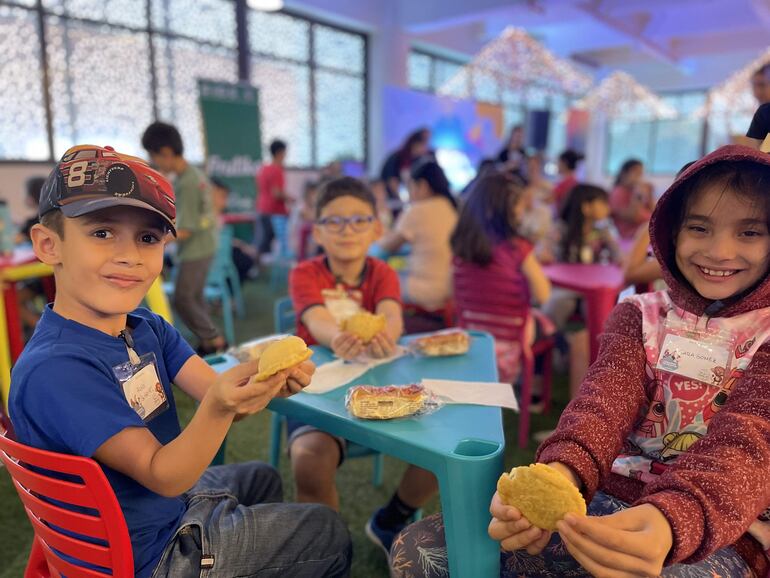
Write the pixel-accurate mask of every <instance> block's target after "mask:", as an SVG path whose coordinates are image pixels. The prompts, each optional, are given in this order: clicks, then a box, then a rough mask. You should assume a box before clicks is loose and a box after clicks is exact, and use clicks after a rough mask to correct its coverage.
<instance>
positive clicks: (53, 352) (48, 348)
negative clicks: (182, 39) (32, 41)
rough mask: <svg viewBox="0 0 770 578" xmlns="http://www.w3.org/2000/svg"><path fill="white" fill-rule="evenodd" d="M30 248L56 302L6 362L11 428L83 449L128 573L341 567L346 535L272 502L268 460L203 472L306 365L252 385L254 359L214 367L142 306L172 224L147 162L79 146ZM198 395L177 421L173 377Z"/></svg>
mask: <svg viewBox="0 0 770 578" xmlns="http://www.w3.org/2000/svg"><path fill="white" fill-rule="evenodd" d="M39 213H40V218H41V223H40V224H38V225H35V226H34V227H33V228H32V230H31V237H32V242H33V246H34V249H35V254H36V255H37V256H38V258H39V259H40V260H41V261H43V262H44V263H47V264H49V265H51V266H52V267H53V268H54V275H55V278H56V300H55V301H54V303H53V305H52V306H49V307H47V308H46V310H45V312H44V313H43V316H42V318H41V320H40V323H39V324H38V326H37V329H36V331H35V334H34V335H33V337H32V339H31V340H30V342H29V343H28V345H27V347H26V348H25V350H24V352H23V353H22V355H21V357H20V358H19V360H18V362H17V364H16V366H15V367H14V369H13V375H12V380H11V392H10V397H9V414H10V418H11V421H12V423H13V426H14V429H15V433H16V437H17V439H18V440H19V441H20V442H22V443H24V444H27V445H30V446H34V447H37V448H42V449H46V450H52V451H56V452H62V453H68V454H74V455H81V456H86V457H92V458H93V459H95V460H96V461H97V462H99V464H100V465H101V466H102V469H103V470H104V472H105V475H106V476H107V479H108V480H109V482H110V484H111V485H112V488H113V490H114V491H115V494H116V496H117V498H118V501H119V503H120V505H121V508H122V510H123V514H124V516H125V519H126V524H127V526H128V531H129V534H130V536H131V543H132V548H133V556H134V569H135V572H136V576H138V577H139V578H146V577H149V576H152V577H153V578H160V577H164V576H169V577H170V576H198V575H203V571H204V570H205V575H206V576H210V577H212V578H213V577H217V578H220V577H221V578H226V577H228V578H229V577H236V576H256V575H258V574H259V575H261V573H262V572H263V571H265V572H269V573H271V575H276V576H345V575H347V573H348V572H349V567H350V555H351V547H350V537H349V534H348V532H347V529H346V527H345V525H344V524H343V523H342V521H341V520H340V519H339V517H338V516H337V514H336V513H334V512H333V511H332V510H330V509H328V508H326V507H323V506H318V505H299V504H283V503H280V502H281V499H282V496H281V482H280V478H279V476H278V474H277V472H276V471H275V470H273V469H272V468H270V467H269V466H267V465H265V464H261V463H257V462H252V463H244V464H236V465H228V466H220V467H214V468H209V469H207V465H208V464H209V463H210V462H211V460H212V458H213V457H214V455H215V454H216V452H217V450H218V448H219V446H220V445H221V443H222V440H223V439H224V438H225V435H226V434H227V431H228V429H229V428H230V425H231V424H232V422H233V419H234V418H235V417H236V416H237V415H247V414H253V413H257V412H259V411H261V410H262V409H264V408H265V406H266V405H267V404H268V403H269V402H270V400H271V399H272V398H274V397H277V396H288V395H291V394H292V393H295V392H297V391H299V390H301V389H302V387H304V386H306V385H307V384H308V383H309V382H310V377H311V375H312V373H313V371H314V366H313V364H312V363H310V362H305V363H302V364H300V365H298V366H296V367H294V368H292V369H290V370H286V371H283V372H280V373H279V374H278V375H276V376H274V377H271V378H269V379H267V380H265V381H260V382H256V381H251V379H250V378H251V377H252V376H253V375H255V374H256V373H257V369H258V368H257V366H258V363H257V362H249V363H244V364H241V365H239V366H237V367H235V368H233V369H231V370H229V371H227V372H224V373H222V374H220V375H218V374H216V372H214V370H213V369H211V367H209V366H208V365H207V364H206V362H205V361H203V360H202V359H201V358H200V357H198V356H197V355H195V353H194V352H193V351H192V349H191V348H190V346H189V345H188V344H187V343H186V342H185V341H184V340H183V339H182V338H181V336H180V335H179V333H178V332H177V331H176V330H175V329H174V328H173V327H172V326H171V325H169V324H168V323H166V322H165V321H164V320H163V319H161V318H160V317H159V316H157V315H155V314H153V313H151V312H149V311H147V310H145V309H137V307H138V305H139V304H140V303H141V301H142V299H143V298H144V296H145V294H146V292H147V290H148V288H149V287H150V285H151V284H152V282H153V281H154V280H155V279H156V278H157V277H158V275H159V274H160V271H161V268H162V264H163V245H164V243H165V241H166V239H167V235H169V234H174V233H175V229H174V218H175V214H176V211H175V206H174V194H173V189H172V188H171V186H170V184H169V183H168V181H166V180H165V179H164V178H163V177H162V176H161V175H160V174H159V173H158V172H156V171H154V170H153V169H151V168H150V167H149V166H148V165H147V164H146V163H144V162H143V161H141V160H140V159H137V158H134V157H128V156H126V155H121V154H119V153H116V152H115V151H113V150H112V149H110V148H109V147H106V148H101V147H95V146H90V145H88V146H80V147H73V148H72V149H70V150H68V151H67V152H66V153H65V155H64V157H62V160H61V162H60V163H59V164H58V165H57V166H56V168H55V169H54V170H53V172H52V173H51V175H50V176H49V178H48V180H47V181H46V184H45V186H44V188H43V191H42V194H41V202H40V209H39ZM172 381H173V382H174V383H176V385H177V386H178V387H179V388H180V389H182V390H183V391H185V392H187V393H188V394H189V395H191V396H192V397H193V398H195V399H196V400H198V401H200V406H199V408H198V410H197V411H196V413H195V415H194V416H193V418H192V420H191V421H190V423H189V424H188V425H187V427H186V428H185V429H184V430H180V427H179V421H178V419H177V414H176V408H175V405H174V398H173V394H172V390H171V382H172Z"/></svg>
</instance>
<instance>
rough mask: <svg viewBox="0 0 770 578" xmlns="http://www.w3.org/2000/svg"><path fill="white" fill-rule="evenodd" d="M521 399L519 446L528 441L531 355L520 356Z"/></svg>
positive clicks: (524, 445) (532, 369)
mask: <svg viewBox="0 0 770 578" xmlns="http://www.w3.org/2000/svg"><path fill="white" fill-rule="evenodd" d="M522 362H523V364H522V374H521V399H520V400H519V447H520V448H525V447H527V442H528V441H529V406H530V403H531V402H532V374H533V373H534V361H533V359H532V357H531V356H527V355H525V356H523V357H522Z"/></svg>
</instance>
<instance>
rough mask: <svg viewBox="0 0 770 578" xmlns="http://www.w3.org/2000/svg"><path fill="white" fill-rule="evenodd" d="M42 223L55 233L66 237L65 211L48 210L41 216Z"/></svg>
mask: <svg viewBox="0 0 770 578" xmlns="http://www.w3.org/2000/svg"><path fill="white" fill-rule="evenodd" d="M40 224H41V225H43V226H44V227H47V228H48V229H51V230H52V231H53V232H54V233H56V234H57V235H59V237H60V238H61V239H63V238H64V213H62V212H61V211H60V210H59V209H54V210H53V211H48V212H47V213H46V214H45V215H43V216H42V217H40Z"/></svg>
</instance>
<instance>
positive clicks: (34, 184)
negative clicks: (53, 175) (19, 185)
mask: <svg viewBox="0 0 770 578" xmlns="http://www.w3.org/2000/svg"><path fill="white" fill-rule="evenodd" d="M43 185H45V177H30V178H28V179H27V197H29V198H30V199H32V200H33V201H35V204H36V205H39V204H40V191H42V190H43Z"/></svg>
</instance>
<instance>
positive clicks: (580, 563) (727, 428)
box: [393, 145, 770, 578]
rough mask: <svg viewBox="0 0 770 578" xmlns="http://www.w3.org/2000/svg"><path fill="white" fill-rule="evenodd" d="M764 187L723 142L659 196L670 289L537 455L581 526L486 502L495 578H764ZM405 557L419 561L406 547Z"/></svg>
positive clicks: (613, 322)
mask: <svg viewBox="0 0 770 578" xmlns="http://www.w3.org/2000/svg"><path fill="white" fill-rule="evenodd" d="M768 182H770V157H769V156H768V155H766V154H764V153H760V152H758V151H755V150H753V149H751V148H748V147H742V146H735V145H732V146H726V147H722V148H720V149H718V150H716V151H715V152H713V153H711V154H710V155H707V156H706V157H704V158H703V159H701V160H700V161H698V162H696V163H695V164H694V165H693V166H691V167H690V168H689V169H687V170H685V172H684V173H682V175H681V176H680V177H679V178H677V179H676V181H675V182H674V184H673V185H671V187H670V188H669V190H668V191H667V192H666V193H665V194H664V195H663V197H662V198H661V199H660V201H659V203H658V206H657V208H656V210H655V212H654V214H653V215H652V220H651V222H650V233H651V240H652V245H653V249H654V251H655V255H656V257H657V258H658V260H659V261H660V264H661V267H662V268H663V274H664V279H665V281H666V284H667V285H668V287H669V289H668V290H666V291H657V292H654V293H646V294H644V295H636V296H633V297H630V298H628V299H626V300H625V301H624V302H623V303H620V304H619V305H617V306H616V307H615V310H614V311H613V313H612V315H611V316H610V318H609V320H608V321H607V324H606V326H605V334H604V337H603V338H602V343H601V348H600V351H599V357H598V359H597V360H596V362H595V363H594V365H593V366H592V368H591V371H590V373H589V375H588V376H587V377H586V380H585V382H584V383H583V385H582V386H581V389H580V394H579V395H578V397H577V398H576V399H574V400H573V401H572V403H570V405H569V406H567V408H566V410H565V411H564V413H563V414H562V416H561V419H560V421H559V426H558V428H557V430H556V432H555V433H554V435H553V436H551V437H550V438H549V439H548V440H546V441H545V442H544V443H543V445H541V446H540V448H539V449H538V454H537V461H538V462H540V463H546V464H549V465H551V466H552V467H554V468H556V469H557V470H559V471H560V472H562V473H563V474H564V475H565V476H566V477H567V478H568V479H569V480H571V481H572V482H573V483H574V484H575V486H576V487H577V488H578V489H579V490H580V491H581V492H582V494H583V496H584V497H585V499H586V502H587V503H588V504H589V506H588V514H589V515H588V516H575V515H573V514H569V515H567V516H566V517H565V519H564V520H562V521H560V522H558V523H557V531H558V536H552V535H551V533H550V532H547V531H544V530H541V529H539V528H536V527H534V526H532V525H531V524H530V523H529V521H528V520H527V519H526V518H524V517H523V516H522V515H521V513H520V512H519V511H518V510H516V508H513V507H510V506H505V505H503V504H502V502H501V500H500V497H499V495H497V494H495V496H494V497H493V499H492V504H491V508H490V509H491V513H492V516H493V519H492V522H491V524H490V525H489V535H490V536H491V537H492V538H493V539H495V540H497V541H499V542H500V545H501V548H502V550H504V553H503V554H502V559H501V576H505V577H509V576H519V575H522V574H526V575H527V576H533V575H537V576H542V577H551V576H553V577H556V576H566V575H569V576H581V577H582V576H588V575H593V576H659V575H660V576H662V577H663V578H685V577H692V576H725V577H727V576H729V577H731V578H749V577H754V576H766V575H767V572H768V567H769V564H768V552H769V551H770V531H768V526H770V523H768V521H767V520H768V518H767V515H766V512H767V508H768V505H770V492H769V491H768V484H767V478H768V475H770V468H769V467H768V465H767V464H768V463H770V442H769V441H768V440H769V439H770V437H769V436H768V431H770V410H768V407H769V405H770V402H769V401H768V400H770V380H768V379H767V375H768V374H769V373H770V275H768V269H769V268H770V259H769V257H768V256H769V255H770V199H769V198H768V196H767V183H768ZM429 524H430V520H429V519H426V520H425V521H422V522H419V523H418V525H422V527H421V528H416V529H414V530H411V529H410V530H409V531H408V533H409V535H411V536H420V535H421V534H420V532H421V531H423V530H425V529H427V528H431V526H430V525H429ZM433 533H434V534H435V533H436V532H435V531H433ZM401 542H402V540H401V538H399V539H398V542H397V543H398V544H401ZM524 550H526V552H525V551H524ZM401 552H403V557H404V558H408V557H410V556H414V555H415V554H416V552H415V551H414V547H413V540H410V542H409V544H406V545H405V546H404V547H403V548H400V547H399V548H398V549H396V548H394V551H393V558H394V559H396V558H397V557H398V556H399V555H400V554H401ZM434 554H435V551H434ZM437 558H438V556H437V555H434V556H433V559H437ZM411 559H413V560H414V559H415V558H411ZM415 566H416V565H415ZM530 569H537V570H536V571H535V572H532V573H531V572H530ZM438 570H440V569H439V568H437V569H436V570H435V571H431V572H426V573H425V574H424V575H425V576H431V577H432V576H438V575H440V574H439V573H438ZM411 575H412V576H416V575H420V574H414V573H413V574H411Z"/></svg>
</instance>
